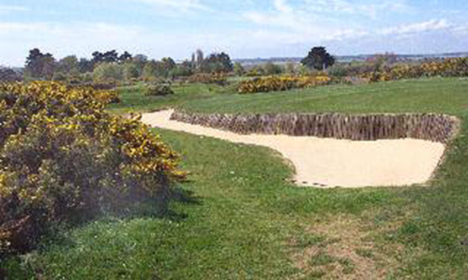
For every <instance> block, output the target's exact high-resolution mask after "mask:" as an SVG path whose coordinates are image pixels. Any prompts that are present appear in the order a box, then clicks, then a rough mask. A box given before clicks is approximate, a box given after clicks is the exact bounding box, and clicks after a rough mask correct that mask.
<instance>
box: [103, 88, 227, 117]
mask: <svg viewBox="0 0 468 280" xmlns="http://www.w3.org/2000/svg"><path fill="white" fill-rule="evenodd" d="M143 86H144V85H143V84H141V85H137V86H131V87H123V88H120V89H119V91H120V98H121V103H119V104H114V105H111V106H110V108H109V110H110V111H111V112H114V113H116V114H122V113H129V112H149V111H154V110H158V109H164V108H169V107H174V106H181V105H183V104H186V103H190V102H192V101H193V100H200V101H201V100H206V99H208V98H211V97H215V96H225V95H227V94H229V95H232V94H233V93H234V92H235V84H231V85H228V86H219V85H206V84H178V83H175V84H173V85H172V86H171V88H172V89H173V90H174V94H173V95H169V96H145V95H144V93H143Z"/></svg>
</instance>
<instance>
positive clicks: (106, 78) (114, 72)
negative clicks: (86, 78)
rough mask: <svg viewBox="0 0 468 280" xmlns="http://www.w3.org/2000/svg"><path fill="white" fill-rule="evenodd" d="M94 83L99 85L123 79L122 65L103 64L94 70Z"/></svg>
mask: <svg viewBox="0 0 468 280" xmlns="http://www.w3.org/2000/svg"><path fill="white" fill-rule="evenodd" d="M93 77H94V81H95V82H98V83H108V82H117V81H121V80H122V79H123V68H122V65H119V64H115V63H101V64H99V65H98V66H96V68H95V69H94V73H93Z"/></svg>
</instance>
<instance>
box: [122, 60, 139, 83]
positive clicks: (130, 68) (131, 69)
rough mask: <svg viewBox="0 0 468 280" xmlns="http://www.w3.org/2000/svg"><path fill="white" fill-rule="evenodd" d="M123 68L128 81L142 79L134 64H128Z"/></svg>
mask: <svg viewBox="0 0 468 280" xmlns="http://www.w3.org/2000/svg"><path fill="white" fill-rule="evenodd" d="M122 66H123V77H124V79H125V80H126V81H132V80H133V79H138V78H139V77H140V71H138V67H137V66H136V65H135V63H133V62H127V63H125V64H123V65H122Z"/></svg>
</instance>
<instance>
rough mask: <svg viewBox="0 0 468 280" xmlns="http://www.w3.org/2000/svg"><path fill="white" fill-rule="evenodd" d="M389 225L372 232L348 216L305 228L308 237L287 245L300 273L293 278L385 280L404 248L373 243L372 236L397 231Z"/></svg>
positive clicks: (359, 220) (392, 225) (363, 224)
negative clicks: (292, 250)
mask: <svg viewBox="0 0 468 280" xmlns="http://www.w3.org/2000/svg"><path fill="white" fill-rule="evenodd" d="M397 227H398V225H397V224H394V223H392V224H389V225H387V226H386V227H385V228H383V229H381V230H378V231H375V229H372V228H370V227H369V226H368V225H366V224H365V223H363V222H362V220H361V219H360V218H356V217H352V216H346V215H341V216H334V217H331V218H328V219H325V220H323V221H320V222H317V223H314V225H313V226H310V227H308V228H307V229H306V232H307V233H309V234H310V235H309V237H308V238H305V240H304V238H301V239H300V240H298V239H296V240H293V241H292V242H291V247H292V248H295V250H294V251H295V252H294V253H293V256H292V261H293V263H294V266H295V267H297V268H298V269H300V270H301V273H299V274H298V275H296V276H295V277H294V279H304V278H306V279H309V278H314V277H315V278H321V279H359V280H362V279H385V278H386V277H387V276H388V274H389V273H390V272H389V270H394V269H396V268H397V267H398V266H399V262H398V260H397V257H398V256H399V255H400V253H401V252H403V250H404V247H403V246H402V245H397V244H377V243H376V242H375V241H374V235H375V234H382V233H383V232H385V231H387V230H389V229H392V228H397Z"/></svg>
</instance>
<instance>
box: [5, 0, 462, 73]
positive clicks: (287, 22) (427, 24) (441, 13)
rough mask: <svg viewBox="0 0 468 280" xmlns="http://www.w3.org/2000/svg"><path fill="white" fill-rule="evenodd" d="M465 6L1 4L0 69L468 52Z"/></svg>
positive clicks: (321, 1)
mask: <svg viewBox="0 0 468 280" xmlns="http://www.w3.org/2000/svg"><path fill="white" fill-rule="evenodd" d="M466 18H468V1H466V0H379V1H375V0H374V1H371V0H216V1H215V0H79V1H72V0H68V1H67V0H0V64H1V65H10V66H21V65H23V64H24V60H25V57H26V55H27V53H28V50H29V49H31V48H35V47H39V48H40V49H41V50H43V51H44V52H51V53H53V54H54V56H55V57H56V58H61V57H63V56H66V55H68V54H77V55H78V56H80V57H81V56H84V57H89V56H90V53H92V52H93V51H95V50H100V51H106V50H110V49H117V50H119V51H123V50H128V51H130V52H131V53H134V54H136V53H143V54H146V55H148V56H149V57H151V58H161V57H165V56H171V57H173V58H175V59H178V60H180V59H184V58H189V57H190V55H191V53H192V52H193V51H194V50H195V49H197V48H201V49H203V50H205V52H211V51H226V52H228V53H229V54H231V56H232V57H234V58H252V57H278V56H305V54H306V53H307V51H308V50H309V49H310V48H311V47H312V46H315V45H325V46H327V48H328V49H329V50H330V51H331V52H332V53H334V54H339V55H343V54H362V53H378V52H379V53H381V52H386V51H389V52H397V53H437V52H453V51H468V22H467V21H466Z"/></svg>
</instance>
